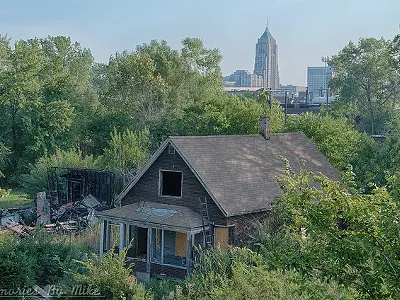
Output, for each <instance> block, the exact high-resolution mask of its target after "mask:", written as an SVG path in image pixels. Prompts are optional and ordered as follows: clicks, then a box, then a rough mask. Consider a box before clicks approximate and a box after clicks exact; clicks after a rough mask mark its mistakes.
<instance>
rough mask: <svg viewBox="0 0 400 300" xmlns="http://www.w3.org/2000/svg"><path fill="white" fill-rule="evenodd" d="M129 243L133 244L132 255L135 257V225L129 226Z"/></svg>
mask: <svg viewBox="0 0 400 300" xmlns="http://www.w3.org/2000/svg"><path fill="white" fill-rule="evenodd" d="M127 243H132V244H131V249H132V250H131V251H132V252H131V253H133V255H136V250H135V249H136V248H135V245H136V226H135V225H129V226H128V241H127Z"/></svg>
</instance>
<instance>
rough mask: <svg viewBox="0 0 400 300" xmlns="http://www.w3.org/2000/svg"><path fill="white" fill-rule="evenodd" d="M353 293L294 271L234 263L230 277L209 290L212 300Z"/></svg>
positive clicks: (348, 295)
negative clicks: (304, 276)
mask: <svg viewBox="0 0 400 300" xmlns="http://www.w3.org/2000/svg"><path fill="white" fill-rule="evenodd" d="M356 295H357V293H356V291H354V290H352V289H345V288H344V287H343V286H339V285H337V284H336V283H325V282H321V281H320V280H315V279H312V278H310V279H308V280H304V279H303V278H302V277H301V276H300V275H299V274H298V273H297V272H295V271H282V270H274V271H271V270H268V268H267V266H266V265H259V266H248V265H246V264H244V263H243V262H233V266H232V275H231V277H230V278H228V279H227V280H225V281H223V282H222V284H221V285H220V286H218V287H214V288H213V289H212V290H211V293H210V298H211V299H226V300H236V299H237V300H241V299H260V300H262V299H282V300H284V299H285V300H286V299H316V300H317V299H318V300H319V299H354V298H355V297H356Z"/></svg>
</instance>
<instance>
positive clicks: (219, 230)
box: [215, 227, 229, 248]
mask: <svg viewBox="0 0 400 300" xmlns="http://www.w3.org/2000/svg"><path fill="white" fill-rule="evenodd" d="M228 244H229V228H226V227H215V245H216V246H217V247H221V248H226V247H227V246H228Z"/></svg>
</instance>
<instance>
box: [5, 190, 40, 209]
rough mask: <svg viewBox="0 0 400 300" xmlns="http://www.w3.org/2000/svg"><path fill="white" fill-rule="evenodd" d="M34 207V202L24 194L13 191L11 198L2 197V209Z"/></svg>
mask: <svg viewBox="0 0 400 300" xmlns="http://www.w3.org/2000/svg"><path fill="white" fill-rule="evenodd" d="M26 206H34V202H33V200H32V199H30V198H29V196H28V195H27V194H25V193H23V192H18V191H15V192H14V191H13V192H11V194H10V195H9V196H6V197H0V208H19V207H26Z"/></svg>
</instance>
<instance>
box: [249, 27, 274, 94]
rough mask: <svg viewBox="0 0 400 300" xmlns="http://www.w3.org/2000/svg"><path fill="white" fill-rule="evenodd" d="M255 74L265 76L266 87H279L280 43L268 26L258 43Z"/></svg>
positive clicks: (272, 88)
mask: <svg viewBox="0 0 400 300" xmlns="http://www.w3.org/2000/svg"><path fill="white" fill-rule="evenodd" d="M254 74H256V75H262V76H264V88H266V89H271V90H278V89H279V69H278V44H277V43H276V40H275V39H274V38H273V36H272V34H271V32H270V31H269V29H268V24H267V27H266V28H265V31H264V33H263V34H262V35H261V37H260V38H259V39H258V42H257V44H256V58H255V60H254Z"/></svg>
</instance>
